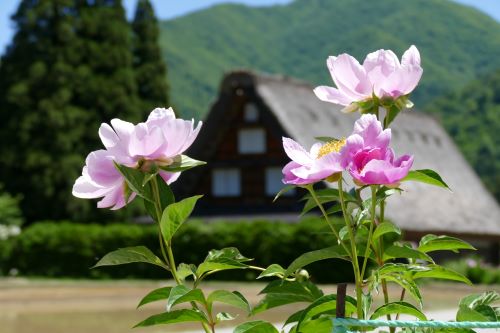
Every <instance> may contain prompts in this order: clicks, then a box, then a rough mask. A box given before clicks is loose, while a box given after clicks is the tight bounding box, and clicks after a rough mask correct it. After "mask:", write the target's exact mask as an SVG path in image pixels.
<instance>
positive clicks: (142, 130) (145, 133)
mask: <svg viewBox="0 0 500 333" xmlns="http://www.w3.org/2000/svg"><path fill="white" fill-rule="evenodd" d="M164 144H166V142H165V138H164V136H163V133H162V130H161V129H160V128H159V127H153V128H152V129H151V130H150V129H148V127H147V125H146V124H144V123H141V124H138V125H137V126H136V127H135V130H134V132H133V133H132V135H131V137H130V144H129V153H130V155H132V156H141V157H146V158H155V157H156V154H155V153H156V152H157V151H158V150H159V148H160V147H161V146H162V145H164Z"/></svg>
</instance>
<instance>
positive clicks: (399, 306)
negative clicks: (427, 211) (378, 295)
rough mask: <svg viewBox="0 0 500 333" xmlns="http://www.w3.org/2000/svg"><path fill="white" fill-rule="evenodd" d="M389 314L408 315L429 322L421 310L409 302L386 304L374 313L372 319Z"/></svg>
mask: <svg viewBox="0 0 500 333" xmlns="http://www.w3.org/2000/svg"><path fill="white" fill-rule="evenodd" d="M388 314H407V315H410V316H413V317H415V318H418V319H420V320H427V317H425V315H424V314H423V313H422V312H421V311H420V310H419V309H417V308H416V307H415V306H413V305H411V304H410V303H407V302H392V303H388V304H384V305H382V306H381V307H379V308H378V309H377V310H375V311H374V312H373V314H372V315H371V317H370V319H377V318H380V317H383V316H386V315H388Z"/></svg>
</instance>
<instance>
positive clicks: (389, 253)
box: [384, 245, 433, 262]
mask: <svg viewBox="0 0 500 333" xmlns="http://www.w3.org/2000/svg"><path fill="white" fill-rule="evenodd" d="M394 258H407V259H420V260H425V261H429V262H433V260H432V258H431V257H429V256H428V255H427V254H425V253H424V252H422V251H419V250H415V249H412V248H410V247H407V246H399V245H391V246H389V247H388V248H387V249H385V250H384V261H386V260H389V259H394Z"/></svg>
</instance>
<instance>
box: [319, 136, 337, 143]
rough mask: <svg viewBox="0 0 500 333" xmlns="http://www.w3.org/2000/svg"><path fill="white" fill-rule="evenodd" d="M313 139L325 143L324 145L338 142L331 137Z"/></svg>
mask: <svg viewBox="0 0 500 333" xmlns="http://www.w3.org/2000/svg"><path fill="white" fill-rule="evenodd" d="M314 139H316V140H318V141H321V142H325V143H328V142H332V141H340V140H339V139H336V138H332V137H331V136H316V137H314Z"/></svg>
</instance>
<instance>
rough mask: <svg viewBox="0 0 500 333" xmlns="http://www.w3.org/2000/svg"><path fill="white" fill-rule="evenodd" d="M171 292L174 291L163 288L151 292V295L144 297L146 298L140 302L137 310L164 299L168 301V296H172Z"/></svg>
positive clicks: (170, 288)
mask: <svg viewBox="0 0 500 333" xmlns="http://www.w3.org/2000/svg"><path fill="white" fill-rule="evenodd" d="M170 290H172V287H163V288H158V289H155V290H153V291H151V292H150V293H149V294H147V295H146V296H144V298H143V299H142V300H141V301H140V302H139V305H137V308H139V307H141V306H143V305H145V304H149V303H152V302H156V301H160V300H163V299H168V296H170Z"/></svg>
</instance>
